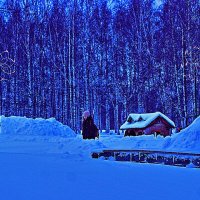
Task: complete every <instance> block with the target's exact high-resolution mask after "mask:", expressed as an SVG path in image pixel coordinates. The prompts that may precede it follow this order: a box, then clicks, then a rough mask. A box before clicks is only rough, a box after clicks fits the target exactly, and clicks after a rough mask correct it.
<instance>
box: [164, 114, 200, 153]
mask: <svg viewBox="0 0 200 200" xmlns="http://www.w3.org/2000/svg"><path fill="white" fill-rule="evenodd" d="M165 147H166V148H167V149H170V150H173V151H190V152H200V116H199V117H198V118H197V119H195V120H194V122H193V123H192V124H191V125H190V126H188V127H187V128H185V129H184V130H182V131H181V132H180V133H177V134H175V135H174V136H173V137H172V138H171V139H170V140H167V141H166V142H165Z"/></svg>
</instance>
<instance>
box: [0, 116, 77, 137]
mask: <svg viewBox="0 0 200 200" xmlns="http://www.w3.org/2000/svg"><path fill="white" fill-rule="evenodd" d="M0 129H1V134H10V135H48V136H63V137H75V136H76V134H75V132H74V131H73V130H72V129H71V128H69V127H68V126H66V125H63V124H62V123H60V122H58V121H57V120H56V119H54V118H50V119H42V118H36V119H32V118H26V117H16V116H11V117H5V116H1V117H0Z"/></svg>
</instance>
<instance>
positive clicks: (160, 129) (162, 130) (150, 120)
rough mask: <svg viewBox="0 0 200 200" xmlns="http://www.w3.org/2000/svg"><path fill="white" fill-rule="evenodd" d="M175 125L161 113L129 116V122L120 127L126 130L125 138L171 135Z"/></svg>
mask: <svg viewBox="0 0 200 200" xmlns="http://www.w3.org/2000/svg"><path fill="white" fill-rule="evenodd" d="M172 128H175V124H174V122H173V121H172V120H170V119H169V118H168V117H167V116H166V115H164V114H162V113H161V112H155V113H144V114H129V116H128V118H127V121H126V122H125V123H124V124H123V125H122V126H121V127H120V129H121V130H125V135H124V136H138V135H151V134H155V135H163V136H168V135H171V130H172Z"/></svg>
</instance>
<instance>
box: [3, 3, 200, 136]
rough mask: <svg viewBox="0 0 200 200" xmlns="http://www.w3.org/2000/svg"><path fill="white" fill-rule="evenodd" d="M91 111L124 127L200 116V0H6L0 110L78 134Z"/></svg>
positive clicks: (108, 125)
mask: <svg viewBox="0 0 200 200" xmlns="http://www.w3.org/2000/svg"><path fill="white" fill-rule="evenodd" d="M158 2H159V3H158ZM84 110H90V112H91V113H92V115H93V116H94V119H95V123H96V124H97V126H98V128H99V129H100V130H106V131H109V130H110V129H114V130H116V132H118V131H119V127H120V125H121V124H122V123H123V122H124V121H125V120H126V118H127V116H128V114H129V113H145V112H156V111H160V112H162V113H164V114H165V115H167V116H168V117H170V118H171V119H172V120H174V122H175V124H176V125H177V127H178V126H179V127H186V126H187V125H189V124H190V123H191V122H192V121H193V120H194V119H195V118H196V117H197V116H199V115H200V2H199V0H163V1H154V0H127V1H125V0H124V1H122V0H70V1H68V0H44V1H41V0H5V1H3V2H2V3H1V5H0V115H5V116H11V115H15V116H27V117H32V118H36V117H42V118H50V117H55V118H56V119H57V120H59V121H60V122H62V123H64V124H67V125H69V126H70V127H71V128H72V129H74V130H75V131H77V132H78V131H80V129H81V118H82V112H83V111H84Z"/></svg>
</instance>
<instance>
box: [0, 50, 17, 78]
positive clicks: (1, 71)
mask: <svg viewBox="0 0 200 200" xmlns="http://www.w3.org/2000/svg"><path fill="white" fill-rule="evenodd" d="M14 63H15V60H13V59H12V58H10V55H9V52H8V50H6V51H3V52H2V53H0V81H3V80H8V79H7V78H5V77H6V76H7V75H9V76H10V75H12V74H14V73H15V67H14Z"/></svg>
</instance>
